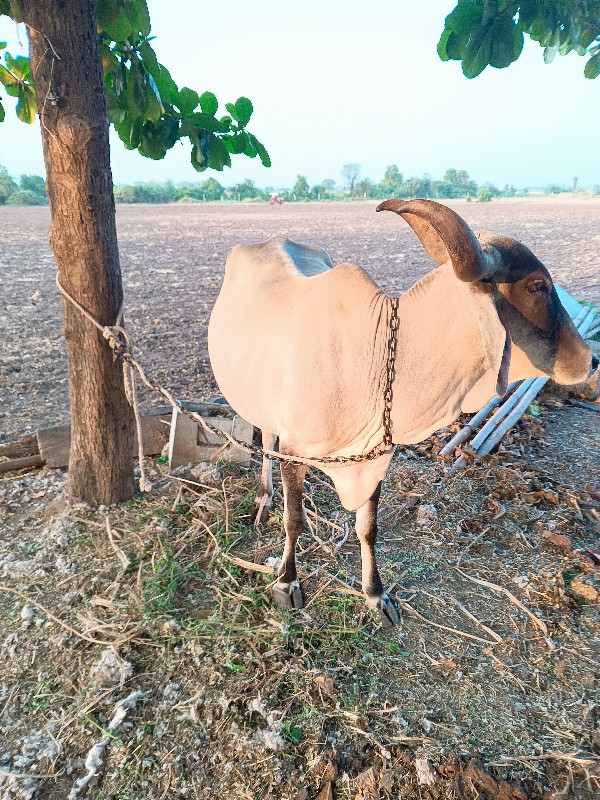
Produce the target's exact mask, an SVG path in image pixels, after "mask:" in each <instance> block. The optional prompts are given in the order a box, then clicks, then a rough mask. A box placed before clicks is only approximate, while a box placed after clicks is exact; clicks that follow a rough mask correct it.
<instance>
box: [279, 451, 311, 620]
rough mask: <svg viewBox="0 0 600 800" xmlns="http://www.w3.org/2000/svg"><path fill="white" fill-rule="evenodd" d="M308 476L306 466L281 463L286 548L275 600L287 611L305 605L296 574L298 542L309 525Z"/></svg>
mask: <svg viewBox="0 0 600 800" xmlns="http://www.w3.org/2000/svg"><path fill="white" fill-rule="evenodd" d="M305 475H306V467H305V466H304V465H297V464H289V463H288V464H286V463H282V465H281V482H282V484H283V524H284V527H285V549H284V551H283V557H282V559H281V566H280V567H279V580H278V581H277V583H276V584H275V585H274V586H273V601H274V603H275V605H276V606H277V607H278V608H281V609H283V610H284V611H290V610H292V609H294V608H302V590H301V589H300V582H299V581H298V575H297V573H296V542H297V541H298V537H299V536H300V534H301V533H302V531H303V530H304V528H305V526H306V511H305V509H304V504H303V502H302V493H303V490H304V476H305Z"/></svg>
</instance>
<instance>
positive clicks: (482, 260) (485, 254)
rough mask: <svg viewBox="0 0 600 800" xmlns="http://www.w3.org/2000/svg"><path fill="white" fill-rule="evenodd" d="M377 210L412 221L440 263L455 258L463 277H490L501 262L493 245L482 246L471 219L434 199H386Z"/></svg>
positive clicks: (455, 265)
mask: <svg viewBox="0 0 600 800" xmlns="http://www.w3.org/2000/svg"><path fill="white" fill-rule="evenodd" d="M377 211H394V212H395V213H396V214H399V215H400V216H401V217H403V219H404V220H405V221H406V222H407V223H408V224H409V225H410V227H411V228H412V229H413V231H414V232H415V233H416V234H417V236H418V237H419V239H420V240H421V244H422V245H423V247H424V248H425V250H426V251H427V253H428V255H429V256H430V258H432V259H433V261H435V263H436V264H445V263H446V262H447V261H451V262H452V266H453V267H454V272H455V274H456V277H457V278H458V279H459V280H461V281H478V280H481V279H482V278H489V277H490V276H491V275H492V274H493V273H494V271H495V270H496V269H497V267H498V265H499V254H498V253H497V252H496V251H495V249H494V248H493V247H486V249H485V250H483V249H482V247H481V245H480V244H479V241H478V240H477V238H476V236H475V234H474V233H473V231H472V230H471V228H469V226H468V225H467V223H466V222H465V221H464V220H463V219H462V218H461V217H459V216H458V214H457V213H456V212H454V211H452V209H451V208H448V206H444V205H442V204H441V203H436V202H434V201H433V200H385V201H384V202H383V203H380V205H378V206H377Z"/></svg>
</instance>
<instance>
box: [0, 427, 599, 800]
mask: <svg viewBox="0 0 600 800" xmlns="http://www.w3.org/2000/svg"><path fill="white" fill-rule="evenodd" d="M449 433H450V432H449V431H446V432H444V434H442V436H444V435H449ZM540 433H541V431H540V426H539V423H536V422H535V421H534V420H526V421H525V423H524V425H522V426H521V428H520V432H519V434H518V436H517V435H515V436H514V437H513V440H512V441H511V440H509V441H508V442H507V444H506V449H505V452H504V453H502V454H500V455H499V456H496V457H493V458H489V459H487V460H486V461H485V462H483V463H480V464H477V465H473V466H470V467H468V468H467V470H465V471H464V472H463V473H462V474H459V475H457V476H455V477H451V478H449V477H447V476H446V475H445V473H444V468H443V465H442V464H440V463H438V461H437V460H436V459H435V451H436V449H438V448H439V441H440V440H436V439H434V440H430V441H429V442H428V443H427V444H425V445H423V446H421V447H420V448H408V449H404V450H402V451H401V452H400V453H399V455H398V456H397V457H396V459H395V460H394V462H393V465H392V468H391V470H390V473H389V476H388V480H387V481H386V483H385V489H384V495H383V499H382V504H381V508H382V513H381V537H380V544H379V547H378V550H379V562H380V565H381V568H382V575H383V579H384V583H386V585H387V586H388V587H389V590H390V591H391V592H392V594H394V595H395V596H396V598H397V600H398V601H399V602H400V604H401V606H402V609H403V621H402V624H401V625H400V627H398V628H397V629H395V630H394V631H392V632H391V633H389V632H387V631H383V630H381V629H379V628H378V627H377V626H376V625H375V623H374V622H373V619H372V618H371V616H370V614H369V612H368V611H367V610H366V608H365V606H364V604H363V602H362V600H361V599H360V598H359V597H357V596H356V595H357V594H358V590H359V589H360V585H359V583H358V580H357V576H358V575H359V574H360V569H359V548H358V542H357V541H356V537H355V536H354V533H353V532H352V531H351V532H350V535H349V536H347V532H348V526H351V523H352V520H351V515H349V514H347V513H346V512H345V511H344V510H343V509H341V508H340V506H339V503H338V501H337V497H336V495H335V494H334V492H333V491H332V489H331V487H330V486H329V484H328V482H327V481H326V480H325V479H324V478H323V476H321V475H320V474H316V473H312V474H310V475H309V478H308V481H307V506H308V508H309V511H311V512H312V514H311V523H312V531H311V532H309V533H308V534H306V536H305V538H304V541H303V543H302V550H301V554H300V558H299V563H300V566H301V576H302V580H303V588H304V592H305V608H304V609H303V610H302V611H300V612H297V613H296V614H293V615H292V614H289V615H285V614H284V615H282V614H281V613H280V612H278V611H277V610H276V609H274V608H273V607H272V606H271V604H270V595H269V587H270V584H271V583H272V581H273V579H274V578H273V575H272V574H271V572H270V570H269V567H268V565H267V566H265V564H266V562H267V560H268V559H269V558H270V557H271V558H272V557H275V556H277V555H279V554H280V552H281V549H282V533H281V527H282V526H281V518H280V516H279V514H278V513H277V511H276V512H275V514H274V515H273V516H272V518H271V520H270V521H269V523H268V524H267V526H266V527H264V528H263V529H262V530H260V531H259V532H258V533H257V532H255V531H253V530H252V529H251V528H250V527H249V517H248V509H249V506H250V504H251V502H252V499H253V494H254V491H255V487H256V477H255V475H254V473H250V474H246V473H243V472H240V471H237V470H236V469H235V468H231V467H224V468H223V470H222V473H221V475H220V478H219V480H217V481H216V482H215V483H214V485H211V484H210V483H204V484H200V483H198V481H197V480H196V479H194V478H193V477H192V476H191V475H189V474H184V473H182V474H180V475H179V476H178V477H171V476H168V475H166V474H163V473H164V466H163V465H161V464H154V465H149V466H150V468H151V470H153V471H154V473H155V475H154V478H155V487H154V490H153V492H152V495H151V496H150V497H147V498H138V499H136V500H134V501H132V502H131V503H128V504H125V505H123V506H121V507H119V508H115V509H110V510H91V509H89V508H86V507H75V508H66V507H64V505H63V501H62V500H61V491H62V488H63V480H64V479H63V476H62V474H60V473H58V474H48V473H37V474H31V475H27V476H10V477H7V478H5V479H4V481H3V482H2V490H3V496H4V498H5V501H6V509H7V511H8V513H7V525H6V530H5V532H4V535H2V537H0V547H1V549H0V574H1V575H3V576H4V577H3V578H2V580H1V582H2V584H3V587H2V589H1V590H0V613H1V614H2V619H3V622H2V640H3V641H4V645H3V651H2V652H3V656H2V662H1V663H0V685H2V684H3V689H2V693H1V694H0V742H1V743H2V744H0V787H3V790H4V792H5V795H4V796H6V797H7V798H10V797H27V796H28V794H27V792H28V791H30V790H34V789H35V790H36V791H37V793H36V794H35V796H36V797H43V798H49V799H53V798H64V797H66V796H67V795H68V793H69V791H70V790H71V788H72V786H73V785H74V783H75V780H76V779H77V778H79V777H81V776H82V775H83V774H85V772H86V769H85V766H84V760H85V758H86V755H87V753H88V751H89V749H90V748H91V747H92V745H93V744H94V743H96V742H98V741H99V740H101V739H102V738H103V736H108V743H107V745H106V749H105V754H104V764H103V765H102V766H101V767H100V768H99V769H98V774H97V776H96V777H95V778H94V779H93V780H92V783H91V787H92V788H91V789H90V790H89V791H88V794H87V796H89V797H91V796H93V797H94V798H98V800H100V799H102V800H108V798H112V797H119V798H125V799H126V798H140V797H144V798H148V799H149V800H150V799H151V798H157V800H158V798H167V797H178V796H188V797H193V798H217V797H228V798H233V799H234V800H237V799H238V798H239V799H240V800H242V798H253V799H254V800H259V798H268V797H277V798H286V799H287V798H289V800H303V798H304V799H306V798H316V797H318V798H319V800H324V798H328V797H331V796H332V794H331V792H332V791H334V793H335V797H336V798H352V799H353V800H354V798H363V800H375V798H377V797H381V798H385V797H390V798H391V797H394V798H395V797H403V798H413V797H414V798H417V797H419V798H420V797H430V798H438V797H440V798H441V797H455V796H456V797H464V798H475V797H477V796H480V797H495V798H502V799H503V800H504V799H505V798H506V800H508V799H509V798H523V797H532V798H542V797H544V798H550V797H577V798H587V797H589V798H592V797H594V796H597V793H598V790H599V789H600V771H599V768H598V749H599V745H600V734H599V732H598V695H597V677H598V660H597V656H598V653H597V644H598V641H599V620H598V604H597V602H595V601H594V599H593V595H592V593H591V592H590V595H589V597H588V599H586V597H585V596H583V595H582V594H581V591H582V590H581V586H588V587H590V588H591V590H593V589H594V585H597V584H595V583H594V580H595V577H596V578H597V563H595V562H594V560H593V558H594V556H593V551H594V548H596V549H597V546H596V545H595V544H594V534H595V532H596V525H597V519H598V507H599V502H598V501H599V500H600V496H599V495H598V494H597V493H595V492H596V491H597V490H594V489H593V487H587V489H586V490H585V491H578V492H576V491H575V490H574V489H573V488H572V487H564V486H561V485H557V484H556V482H554V481H553V480H551V479H550V477H549V476H548V475H546V474H545V473H544V472H543V470H542V469H541V468H537V467H536V465H535V464H536V460H535V458H532V457H531V455H530V454H529V451H530V449H531V447H532V446H533V444H532V443H535V442H538V441H539V436H540ZM534 452H537V451H534ZM208 477H210V476H208ZM42 493H43V496H42ZM278 500H279V501H280V498H278ZM16 504H19V505H18V506H17V505H16ZM280 507H281V503H280V502H278V503H277V506H276V509H279V508H280ZM586 548H587V550H586ZM252 565H258V566H257V568H254V567H253V566H252ZM36 608H37V611H35V609H36ZM106 650H108V651H109V654H111V653H112V655H110V658H109V661H111V659H112V661H111V663H112V670H111V669H108V671H107V670H106V669H104V672H102V670H100V672H98V671H96V672H94V671H92V667H93V666H94V665H95V664H97V663H98V661H99V658H100V655H101V653H103V652H104V651H106ZM134 690H140V691H143V692H147V693H148V695H147V696H146V697H145V698H142V699H141V700H140V701H139V702H138V703H137V705H136V706H135V707H134V708H131V709H130V710H129V711H128V713H127V716H126V718H125V721H124V722H123V723H122V724H121V725H120V726H119V727H118V729H116V730H114V731H113V730H112V729H109V721H110V720H111V719H112V717H113V711H114V707H115V703H116V702H117V701H118V700H120V699H123V698H125V697H127V696H128V695H130V693H131V692H132V691H134ZM11 776H12V777H11ZM40 776H42V777H40ZM492 776H493V777H492ZM504 781H510V782H511V783H510V784H509V783H504ZM3 782H4V783H3ZM9 785H10V786H12V787H13V789H10V790H9V789H8V788H7V787H8V786H9ZM11 792H13V794H11Z"/></svg>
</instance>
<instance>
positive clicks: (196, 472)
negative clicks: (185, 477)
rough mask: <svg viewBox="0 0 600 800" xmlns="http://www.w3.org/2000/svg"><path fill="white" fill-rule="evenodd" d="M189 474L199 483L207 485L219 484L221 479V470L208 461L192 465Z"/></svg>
mask: <svg viewBox="0 0 600 800" xmlns="http://www.w3.org/2000/svg"><path fill="white" fill-rule="evenodd" d="M190 475H193V476H194V478H196V480H197V481H198V482H199V483H204V484H206V485H207V486H220V485H221V481H222V479H223V478H222V475H221V470H220V469H219V468H218V467H216V466H215V465H214V464H211V463H210V462H209V461H201V462H200V463H199V464H196V466H195V467H192V469H191V470H190Z"/></svg>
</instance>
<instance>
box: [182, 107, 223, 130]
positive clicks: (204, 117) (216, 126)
mask: <svg viewBox="0 0 600 800" xmlns="http://www.w3.org/2000/svg"><path fill="white" fill-rule="evenodd" d="M186 119H188V120H189V121H190V122H193V123H194V125H196V126H197V127H198V128H201V129H203V130H205V131H210V132H211V133H223V132H224V131H223V124H222V123H221V122H220V121H219V120H218V119H216V118H215V117H211V116H210V114H203V113H201V112H200V111H196V112H194V113H193V114H188V116H187V117H186Z"/></svg>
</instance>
